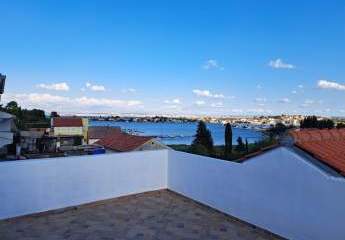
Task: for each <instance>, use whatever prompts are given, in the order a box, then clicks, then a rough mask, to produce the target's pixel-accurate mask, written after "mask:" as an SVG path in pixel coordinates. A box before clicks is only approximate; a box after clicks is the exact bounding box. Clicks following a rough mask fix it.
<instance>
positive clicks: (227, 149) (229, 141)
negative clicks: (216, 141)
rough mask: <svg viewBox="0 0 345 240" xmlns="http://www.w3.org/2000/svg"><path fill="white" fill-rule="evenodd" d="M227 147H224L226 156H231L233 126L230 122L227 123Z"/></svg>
mask: <svg viewBox="0 0 345 240" xmlns="http://www.w3.org/2000/svg"><path fill="white" fill-rule="evenodd" d="M224 135H225V136H224V137H225V148H224V156H225V157H226V158H229V157H230V156H231V153H232V127H231V124H230V123H227V124H226V125H225V134H224Z"/></svg>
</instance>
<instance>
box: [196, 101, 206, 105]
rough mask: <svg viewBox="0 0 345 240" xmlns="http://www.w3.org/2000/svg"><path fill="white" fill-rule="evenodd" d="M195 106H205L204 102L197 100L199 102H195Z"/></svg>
mask: <svg viewBox="0 0 345 240" xmlns="http://www.w3.org/2000/svg"><path fill="white" fill-rule="evenodd" d="M195 104H196V105H198V106H202V105H205V104H206V102H205V101H202V100H199V101H196V102H195Z"/></svg>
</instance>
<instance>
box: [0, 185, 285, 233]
mask: <svg viewBox="0 0 345 240" xmlns="http://www.w3.org/2000/svg"><path fill="white" fill-rule="evenodd" d="M0 238H1V240H7V239H16V240H17V239H21V240H29V239H30V240H32V239H49V240H55V239H70V240H77V239H80V240H87V239H92V240H97V239H102V240H108V239H119V240H120V239H157V240H158V239H164V240H165V239H167V240H169V239H174V240H176V239H190V240H191V239H207V240H208V239H233V240H242V239H248V240H254V239H260V240H265V239H272V240H273V239H281V238H279V237H278V236H275V235H273V234H271V233H269V232H267V231H264V230H261V229H259V228H256V227H254V226H252V225H249V224H247V223H244V222H242V221H239V220H237V219H235V218H232V217H230V216H228V215H225V214H223V213H220V212H218V211H216V210H214V209H211V208H209V207H207V206H204V205H202V204H199V203H197V202H195V201H193V200H191V199H188V198H185V197H183V196H181V195H178V194H176V193H173V192H171V191H168V190H161V191H154V192H148V193H141V194H136V195H131V196H126V197H120V198H114V199H111V200H105V201H100V202H96V203H92V204H86V205H82V206H78V207H74V208H66V209H63V210H58V211H49V212H46V213H41V214H35V215H31V216H24V217H19V218H14V219H9V220H3V221H0Z"/></svg>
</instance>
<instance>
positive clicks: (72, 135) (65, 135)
mask: <svg viewBox="0 0 345 240" xmlns="http://www.w3.org/2000/svg"><path fill="white" fill-rule="evenodd" d="M51 131H52V133H53V136H55V137H57V138H58V141H57V145H58V146H57V147H58V148H59V147H60V146H62V145H65V146H66V145H81V144H85V143H86V142H87V133H88V119H83V118H79V117H56V118H52V120H51Z"/></svg>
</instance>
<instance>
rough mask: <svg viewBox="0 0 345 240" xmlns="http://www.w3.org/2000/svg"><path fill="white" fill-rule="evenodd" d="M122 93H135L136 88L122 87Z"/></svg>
mask: <svg viewBox="0 0 345 240" xmlns="http://www.w3.org/2000/svg"><path fill="white" fill-rule="evenodd" d="M122 92H123V93H136V92H137V90H136V89H135V88H126V89H122Z"/></svg>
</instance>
